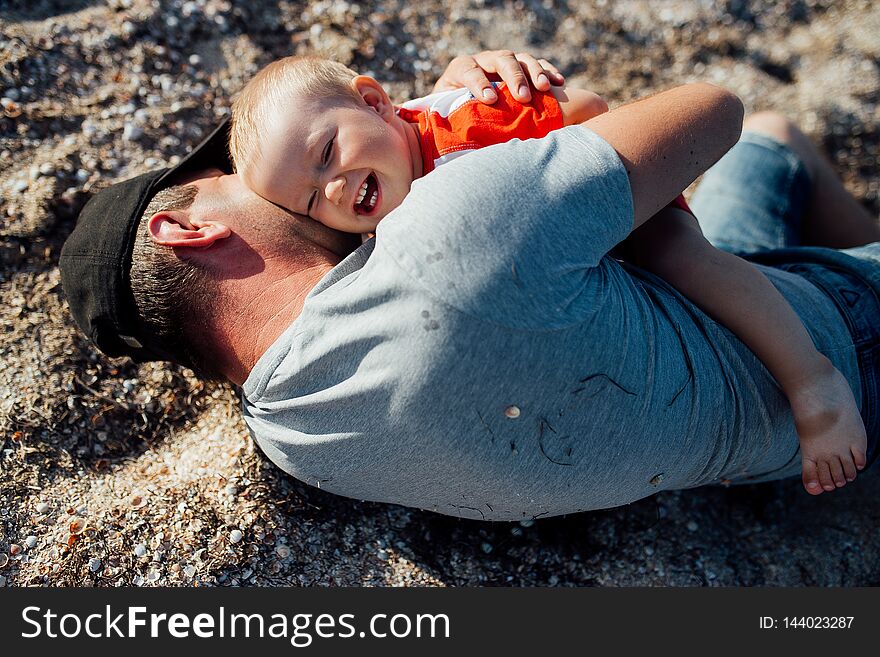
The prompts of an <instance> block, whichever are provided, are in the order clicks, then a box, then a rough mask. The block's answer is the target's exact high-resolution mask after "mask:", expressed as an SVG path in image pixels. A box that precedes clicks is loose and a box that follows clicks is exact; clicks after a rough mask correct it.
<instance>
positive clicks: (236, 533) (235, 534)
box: [229, 529, 244, 545]
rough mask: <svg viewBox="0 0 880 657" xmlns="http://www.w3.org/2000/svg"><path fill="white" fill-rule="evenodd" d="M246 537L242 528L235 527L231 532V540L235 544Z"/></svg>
mask: <svg viewBox="0 0 880 657" xmlns="http://www.w3.org/2000/svg"><path fill="white" fill-rule="evenodd" d="M243 538H244V534H242V533H241V530H240V529H233V530H232V531H231V532H229V542H230V543H232V544H233V545H235V544H236V543H240V542H241V539H243Z"/></svg>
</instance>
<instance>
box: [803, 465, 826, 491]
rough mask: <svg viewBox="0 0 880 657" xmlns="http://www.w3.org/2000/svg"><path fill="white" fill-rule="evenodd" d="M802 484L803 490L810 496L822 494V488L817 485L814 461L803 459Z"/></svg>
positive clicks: (817, 473)
mask: <svg viewBox="0 0 880 657" xmlns="http://www.w3.org/2000/svg"><path fill="white" fill-rule="evenodd" d="M803 471H804V472H803V478H802V479H803V482H804V489H806V491H807V492H808V493H809V494H810V495H821V494H822V486H821V484H819V472H818V470H817V469H816V463H815V461H807V460H806V459H804V461H803Z"/></svg>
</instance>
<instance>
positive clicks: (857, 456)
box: [850, 447, 868, 470]
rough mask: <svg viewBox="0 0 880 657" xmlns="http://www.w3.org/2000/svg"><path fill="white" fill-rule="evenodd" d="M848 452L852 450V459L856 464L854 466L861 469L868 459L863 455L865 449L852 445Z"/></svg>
mask: <svg viewBox="0 0 880 657" xmlns="http://www.w3.org/2000/svg"><path fill="white" fill-rule="evenodd" d="M850 452H852V456H853V461H854V462H855V464H856V467H857V468H858V469H859V470H861V469H862V468H864V467H865V464H866V463H867V462H868V459H867V458H866V457H865V450H863V449H861V448H860V447H852V448H850Z"/></svg>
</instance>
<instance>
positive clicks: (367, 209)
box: [354, 173, 379, 215]
mask: <svg viewBox="0 0 880 657" xmlns="http://www.w3.org/2000/svg"><path fill="white" fill-rule="evenodd" d="M378 205H379V180H378V178H376V174H374V173H371V174H370V175H369V176H367V179H366V180H365V181H364V182H363V183H361V188H360V189H359V190H358V193H357V196H356V197H355V199H354V211H355V214H360V215H371V214H373V212H375V211H376V207H377V206H378Z"/></svg>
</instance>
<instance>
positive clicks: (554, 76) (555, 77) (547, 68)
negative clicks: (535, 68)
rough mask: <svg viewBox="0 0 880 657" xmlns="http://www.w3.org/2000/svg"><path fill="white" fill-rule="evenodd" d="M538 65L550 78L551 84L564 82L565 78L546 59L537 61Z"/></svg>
mask: <svg viewBox="0 0 880 657" xmlns="http://www.w3.org/2000/svg"><path fill="white" fill-rule="evenodd" d="M538 63H539V64H540V65H541V68H543V69H544V72H545V73H546V74H547V75H548V76H549V77H550V82H551V84H562V83H563V82H565V76H564V75H563V74H562V73H561V72H560V71H559V69H558V68H556V67H555V66H553V64H551V63H550V62H548V61H547V60H546V59H539V60H538Z"/></svg>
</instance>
